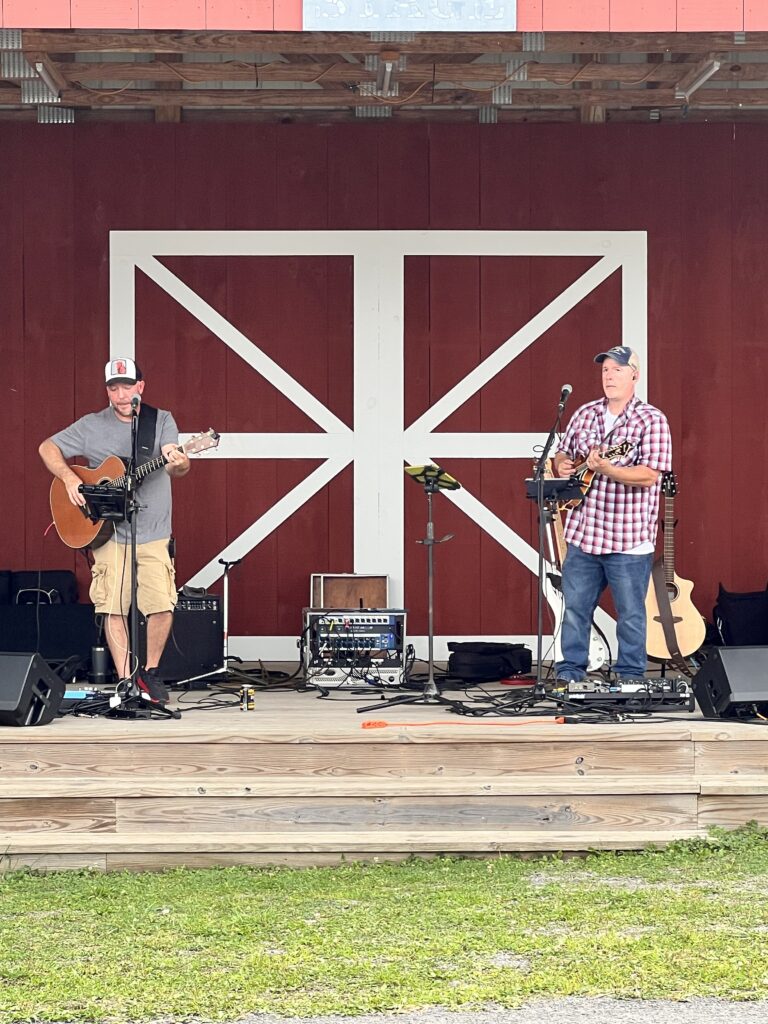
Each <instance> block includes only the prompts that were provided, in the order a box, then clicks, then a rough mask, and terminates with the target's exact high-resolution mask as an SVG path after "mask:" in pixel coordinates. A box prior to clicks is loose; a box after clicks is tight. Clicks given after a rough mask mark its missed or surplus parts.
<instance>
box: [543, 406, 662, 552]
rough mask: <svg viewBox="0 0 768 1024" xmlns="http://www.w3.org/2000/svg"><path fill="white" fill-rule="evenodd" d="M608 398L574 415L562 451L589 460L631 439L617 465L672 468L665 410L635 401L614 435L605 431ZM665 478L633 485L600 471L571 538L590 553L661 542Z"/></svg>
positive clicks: (572, 520) (571, 524) (571, 525)
mask: <svg viewBox="0 0 768 1024" xmlns="http://www.w3.org/2000/svg"><path fill="white" fill-rule="evenodd" d="M607 408H608V400H607V399H606V398H600V399H598V400H597V401H595V402H588V403H587V404H586V405H582V406H581V408H580V409H577V410H576V412H575V413H574V414H573V418H572V419H571V422H570V423H569V424H568V429H567V430H566V432H565V436H564V437H563V439H562V441H561V442H560V447H559V448H558V452H564V453H565V454H566V455H567V456H568V457H569V458H570V459H576V458H578V457H579V456H580V457H582V458H586V457H587V455H588V454H589V452H590V451H591V450H592V449H593V448H598V449H600V450H602V449H605V448H607V447H611V446H613V445H616V444H621V442H622V441H629V442H630V443H631V444H632V445H633V446H634V447H633V448H632V450H631V451H630V452H628V454H627V455H625V456H623V457H622V458H620V459H616V460H612V462H613V464H614V465H615V466H648V467H649V468H650V469H658V470H659V472H660V473H664V472H666V471H667V470H670V469H672V437H671V435H670V432H669V424H668V423H667V418H666V416H665V415H664V413H663V412H661V411H660V410H659V409H657V408H655V406H653V405H648V404H647V403H646V402H642V401H641V400H640V399H639V398H638V397H637V396H635V397H634V398H633V399H631V400H630V402H629V403H628V405H627V406H626V408H625V409H624V411H623V412H622V413H621V415H620V416H619V418H618V419H617V420H616V422H615V424H614V426H613V429H612V430H611V432H610V434H608V436H606V432H605V413H606V410H607ZM660 492H661V478H660V477H659V479H658V480H657V481H656V483H655V484H654V485H653V486H652V487H629V486H627V484H620V483H618V482H617V481H616V480H611V479H610V477H607V476H603V474H602V473H596V474H595V477H594V479H593V481H592V486H591V487H590V489H589V491H588V493H587V496H586V498H585V499H584V501H582V503H581V504H580V505H579V506H578V507H577V508H575V509H573V511H572V512H571V514H570V516H569V517H568V522H567V524H566V528H565V539H566V541H567V542H568V543H569V544H576V545H577V546H578V547H580V548H581V549H582V551H586V552H587V554H589V555H608V554H613V553H615V552H617V551H630V550H631V549H632V548H635V547H637V546H638V545H639V544H643V543H644V542H646V541H650V542H651V543H652V544H655V543H656V531H657V528H658V522H657V520H658V516H659V494H660Z"/></svg>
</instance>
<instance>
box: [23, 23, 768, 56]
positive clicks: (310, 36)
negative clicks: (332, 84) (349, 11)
mask: <svg viewBox="0 0 768 1024" xmlns="http://www.w3.org/2000/svg"><path fill="white" fill-rule="evenodd" d="M734 45H735V44H734V38H733V33H732V32H669V33H625V32H622V33H610V32H548V33H547V35H546V47H547V52H548V53H697V54H704V53H710V52H712V51H717V52H720V51H724V52H731V51H732V50H733V48H734ZM380 46H381V44H380V43H378V42H374V41H373V40H372V39H371V37H370V34H369V33H366V32H158V31H149V30H141V29H139V30H132V31H124V32H120V31H111V30H108V29H102V30H90V31H85V30H80V29H54V30H40V29H24V31H23V33H22V47H23V49H24V51H25V52H26V51H27V50H38V51H40V50H42V51H44V52H46V53H78V52H95V53H237V52H247V53H253V52H254V51H256V52H264V53H286V54H288V53H323V52H324V53H334V54H335V53H339V52H341V53H347V54H365V53H378V51H379V49H380ZM742 46H743V48H744V50H745V51H756V50H760V51H763V50H768V32H750V33H748V34H747V39H746V42H745V43H743V44H742ZM398 48H399V50H400V52H401V53H414V54H424V53H435V54H440V53H450V54H454V53H466V54H478V53H519V52H521V51H522V49H523V35H522V33H521V32H479V33H477V32H475V33H472V32H424V33H418V34H417V35H416V36H415V38H414V39H413V40H411V41H410V42H399V43H398Z"/></svg>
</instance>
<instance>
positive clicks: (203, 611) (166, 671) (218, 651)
mask: <svg viewBox="0 0 768 1024" xmlns="http://www.w3.org/2000/svg"><path fill="white" fill-rule="evenodd" d="M146 636H147V625H146V619H145V618H144V616H143V615H142V616H141V617H140V618H139V650H140V653H141V659H142V664H143V663H144V658H145V654H146V649H147V640H146ZM223 665H224V623H223V618H222V614H221V598H220V597H219V595H218V594H204V595H201V596H199V597H184V596H180V597H179V603H178V604H177V605H176V610H175V611H174V613H173V629H172V630H171V635H170V636H169V637H168V643H167V644H166V645H165V650H164V651H163V656H162V658H161V659H160V664H159V666H158V674H159V676H160V678H161V679H162V680H163V681H164V682H166V683H177V682H179V681H180V680H182V679H191V678H192V677H193V676H201V675H204V674H205V673H207V672H215V671H216V669H219V668H222V666H223Z"/></svg>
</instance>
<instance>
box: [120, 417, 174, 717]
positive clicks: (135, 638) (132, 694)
mask: <svg viewBox="0 0 768 1024" xmlns="http://www.w3.org/2000/svg"><path fill="white" fill-rule="evenodd" d="M140 405H141V403H140V402H139V401H137V399H136V398H134V399H133V400H132V401H131V459H130V462H129V464H128V469H127V470H126V472H125V515H126V518H127V519H128V520H129V522H130V524H131V607H130V610H129V612H128V622H129V641H128V647H129V648H130V650H129V652H128V664H129V666H130V673H129V675H128V677H127V679H126V681H125V688H124V691H123V692H122V693H121V692H120V689H119V687H120V684H118V690H117V691H116V694H115V696H116V698H118V702H117V703H115V704H114V705H113V706H112V710H111V712H110V716H111V717H117V718H123V717H124V718H151V717H152V714H153V713H155V714H156V715H158V716H159V717H160V718H181V713H180V712H179V711H174V710H172V709H171V708H168V707H165V705H162V704H153V703H152V702H151V701H149V700H147V699H145V697H144V696H143V695H142V692H141V690H140V689H139V684H138V682H137V679H138V675H139V605H138V556H137V553H136V547H137V543H136V536H137V533H138V515H139V509H140V508H141V506H140V505H139V501H138V498H137V496H136V492H137V488H138V483H139V481H138V468H139V459H138V434H139V431H138V424H139V408H140ZM122 598H123V595H122V589H121V592H120V601H121V607H120V611H121V613H122Z"/></svg>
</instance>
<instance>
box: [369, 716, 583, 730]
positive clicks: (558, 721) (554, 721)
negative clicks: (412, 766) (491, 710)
mask: <svg viewBox="0 0 768 1024" xmlns="http://www.w3.org/2000/svg"><path fill="white" fill-rule="evenodd" d="M424 725H482V726H484V727H487V726H501V727H502V728H506V729H514V728H519V727H520V726H521V725H565V718H563V717H559V718H537V719H534V720H532V721H530V722H451V721H443V722H383V721H376V720H374V719H371V720H370V721H368V722H363V723H362V724H361V726H360V728H361V729H386V728H388V727H389V726H397V728H403V727H405V728H408V729H410V728H412V727H414V726H424Z"/></svg>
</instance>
